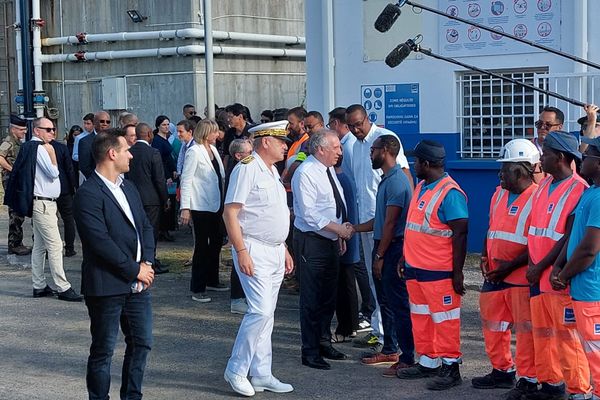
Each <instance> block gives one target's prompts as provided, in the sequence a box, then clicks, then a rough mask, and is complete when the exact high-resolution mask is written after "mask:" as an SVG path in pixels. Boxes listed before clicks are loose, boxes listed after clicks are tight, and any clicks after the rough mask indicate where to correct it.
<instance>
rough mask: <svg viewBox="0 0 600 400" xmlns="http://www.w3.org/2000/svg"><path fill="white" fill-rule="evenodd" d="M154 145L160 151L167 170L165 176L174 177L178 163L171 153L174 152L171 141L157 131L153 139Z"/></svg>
mask: <svg viewBox="0 0 600 400" xmlns="http://www.w3.org/2000/svg"><path fill="white" fill-rule="evenodd" d="M152 147H154V148H155V149H157V150H158V151H159V152H160V157H161V159H162V163H163V168H164V170H165V178H167V179H168V178H173V172H175V171H177V163H176V162H175V160H174V159H173V156H172V155H171V153H173V146H171V143H169V141H168V140H167V139H165V138H163V137H162V136H160V135H159V134H158V133H157V134H155V135H154V139H152Z"/></svg>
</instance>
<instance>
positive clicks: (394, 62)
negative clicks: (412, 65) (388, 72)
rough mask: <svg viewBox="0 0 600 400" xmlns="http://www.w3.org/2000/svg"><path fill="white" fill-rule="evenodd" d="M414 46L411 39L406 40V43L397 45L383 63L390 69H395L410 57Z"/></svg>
mask: <svg viewBox="0 0 600 400" xmlns="http://www.w3.org/2000/svg"><path fill="white" fill-rule="evenodd" d="M414 45H415V42H414V41H413V40H412V39H408V40H407V41H406V42H404V43H402V44H399V45H398V46H396V48H395V49H394V50H392V51H390V54H388V55H387V57H386V58H385V63H386V64H387V65H388V66H389V67H391V68H395V67H397V66H398V65H400V63H401V62H402V61H404V60H406V58H407V57H408V56H409V55H410V53H411V51H412V49H413V46H414Z"/></svg>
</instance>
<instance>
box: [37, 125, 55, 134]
mask: <svg viewBox="0 0 600 400" xmlns="http://www.w3.org/2000/svg"><path fill="white" fill-rule="evenodd" d="M38 129H43V130H45V131H46V132H48V133H50V132H56V128H46V127H45V126H38Z"/></svg>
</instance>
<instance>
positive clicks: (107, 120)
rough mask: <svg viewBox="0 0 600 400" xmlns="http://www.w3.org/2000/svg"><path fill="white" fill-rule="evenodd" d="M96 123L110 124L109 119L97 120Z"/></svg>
mask: <svg viewBox="0 0 600 400" xmlns="http://www.w3.org/2000/svg"><path fill="white" fill-rule="evenodd" d="M98 122H100V123H101V124H110V119H99V120H98Z"/></svg>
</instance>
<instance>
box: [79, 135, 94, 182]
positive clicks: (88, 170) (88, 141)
mask: <svg viewBox="0 0 600 400" xmlns="http://www.w3.org/2000/svg"><path fill="white" fill-rule="evenodd" d="M95 139H96V131H94V132H92V133H91V134H89V135H87V136H86V137H84V138H83V139H81V140H80V141H79V148H78V150H77V152H78V154H79V170H80V171H81V172H82V173H83V175H84V176H85V177H86V178H89V177H90V175H91V174H92V172H94V169H95V168H96V161H95V160H94V156H93V155H92V144H93V143H94V140H95Z"/></svg>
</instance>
